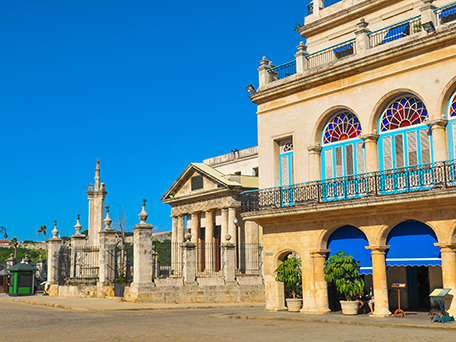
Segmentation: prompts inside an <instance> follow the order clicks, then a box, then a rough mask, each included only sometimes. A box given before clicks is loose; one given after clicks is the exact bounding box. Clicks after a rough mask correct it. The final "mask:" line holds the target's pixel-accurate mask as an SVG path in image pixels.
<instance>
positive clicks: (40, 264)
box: [35, 255, 44, 282]
mask: <svg viewBox="0 0 456 342" xmlns="http://www.w3.org/2000/svg"><path fill="white" fill-rule="evenodd" d="M35 267H36V274H35V276H36V277H37V278H38V279H39V280H40V282H41V281H43V280H44V261H43V259H42V258H41V255H40V257H39V258H38V260H37V261H36V266H35Z"/></svg>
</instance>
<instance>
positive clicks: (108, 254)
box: [97, 206, 136, 297]
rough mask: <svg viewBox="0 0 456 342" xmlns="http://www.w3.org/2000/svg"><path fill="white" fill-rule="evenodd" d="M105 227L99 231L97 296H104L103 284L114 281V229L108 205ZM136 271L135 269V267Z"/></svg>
mask: <svg viewBox="0 0 456 342" xmlns="http://www.w3.org/2000/svg"><path fill="white" fill-rule="evenodd" d="M103 222H104V224H105V228H104V229H103V230H102V231H101V232H100V234H99V236H100V253H99V262H98V267H99V269H98V284H97V286H98V288H99V290H98V296H99V297H100V296H102V297H104V295H103V294H104V292H105V291H104V290H103V289H102V287H103V286H106V285H109V284H113V283H114V278H115V274H114V270H115V259H116V257H115V249H116V231H115V230H114V229H112V228H111V223H112V220H111V218H110V217H109V207H108V206H107V207H106V218H105V219H104V220H103ZM135 271H136V269H135Z"/></svg>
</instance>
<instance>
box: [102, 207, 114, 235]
mask: <svg viewBox="0 0 456 342" xmlns="http://www.w3.org/2000/svg"><path fill="white" fill-rule="evenodd" d="M105 208H106V218H105V219H104V220H103V222H104V224H105V229H109V230H110V229H111V223H112V220H111V218H110V217H109V205H107V206H106V207H105Z"/></svg>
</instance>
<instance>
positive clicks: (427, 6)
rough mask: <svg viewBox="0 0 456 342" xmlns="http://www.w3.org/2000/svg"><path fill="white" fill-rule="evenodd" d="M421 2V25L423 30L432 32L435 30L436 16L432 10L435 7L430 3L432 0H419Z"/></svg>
mask: <svg viewBox="0 0 456 342" xmlns="http://www.w3.org/2000/svg"><path fill="white" fill-rule="evenodd" d="M421 1H422V2H423V4H424V5H423V7H421V8H420V12H421V24H422V25H423V28H424V30H425V31H426V32H427V33H432V32H434V31H435V27H436V26H437V21H438V20H437V16H436V15H435V12H434V10H435V9H436V7H435V6H434V5H433V4H432V3H433V2H434V0H421Z"/></svg>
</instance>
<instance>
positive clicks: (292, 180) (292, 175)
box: [290, 155, 294, 184]
mask: <svg viewBox="0 0 456 342" xmlns="http://www.w3.org/2000/svg"><path fill="white" fill-rule="evenodd" d="M293 164H294V163H293V155H291V156H290V170H291V179H290V183H291V184H294V168H293Z"/></svg>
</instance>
